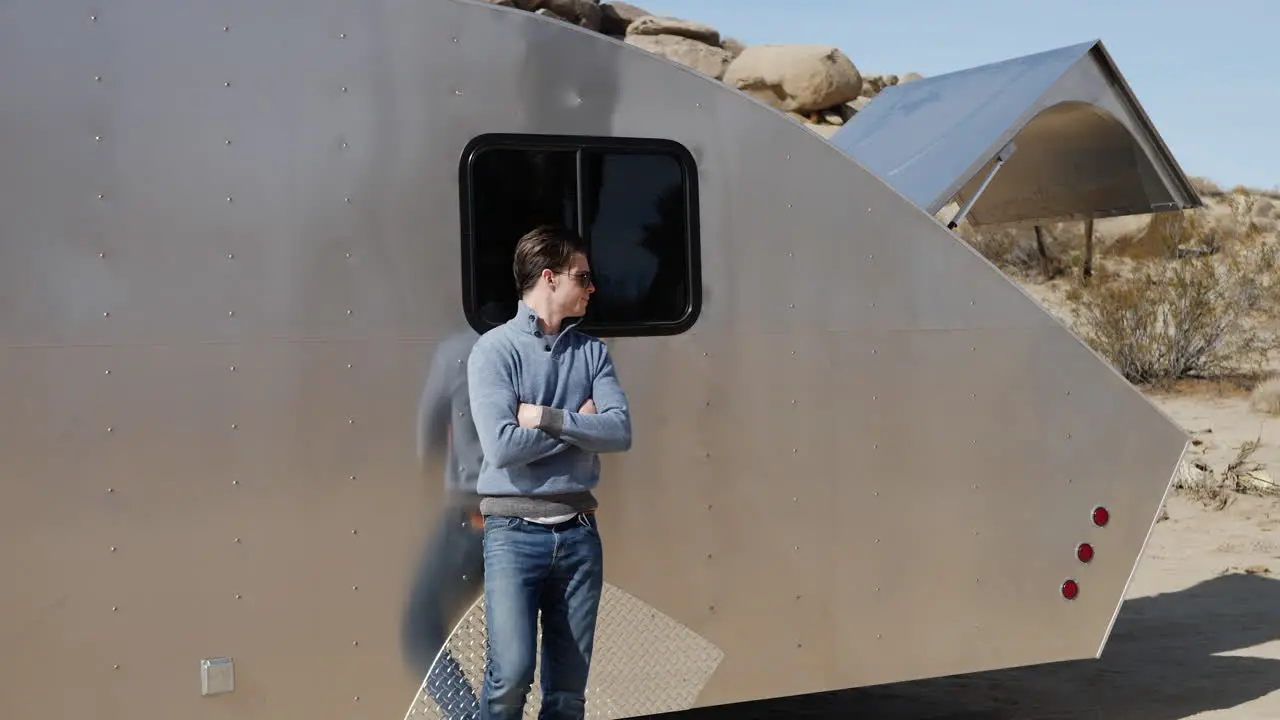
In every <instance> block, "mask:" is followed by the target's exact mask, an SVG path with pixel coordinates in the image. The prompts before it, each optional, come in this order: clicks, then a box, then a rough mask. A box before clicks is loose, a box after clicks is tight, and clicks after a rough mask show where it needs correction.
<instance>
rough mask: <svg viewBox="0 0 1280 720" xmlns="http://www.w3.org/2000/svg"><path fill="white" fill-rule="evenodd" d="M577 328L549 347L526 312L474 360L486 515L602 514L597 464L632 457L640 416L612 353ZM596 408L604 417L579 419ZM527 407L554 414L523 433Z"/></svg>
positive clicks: (472, 382) (480, 487) (470, 367)
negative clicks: (634, 422)
mask: <svg viewBox="0 0 1280 720" xmlns="http://www.w3.org/2000/svg"><path fill="white" fill-rule="evenodd" d="M576 325H577V321H575V322H572V323H571V322H569V321H566V322H565V324H564V327H562V329H561V332H560V333H559V335H558V336H557V337H556V338H555V339H554V340H553V341H550V342H548V340H547V339H546V338H544V337H543V336H542V332H541V331H540V330H539V329H538V322H537V316H536V315H535V314H534V312H533V310H532V309H530V308H529V306H528V305H526V304H525V303H524V302H520V303H519V305H518V307H517V311H516V314H515V316H514V317H513V318H511V319H510V320H509V321H507V322H506V323H505V324H503V325H500V326H498V327H496V328H493V329H492V330H490V331H488V332H486V333H485V334H484V335H482V336H481V337H480V339H479V340H477V341H476V343H475V346H474V347H473V348H472V350H471V355H470V358H469V359H468V361H467V384H468V388H469V391H470V394H471V414H472V418H473V419H474V421H475V424H476V430H477V432H478V435H479V439H480V446H481V447H482V448H483V451H484V461H483V462H482V463H481V465H480V477H479V480H478V481H477V484H476V490H477V491H478V492H479V493H480V495H482V496H484V499H483V500H482V501H481V504H480V510H481V512H483V513H485V514H498V515H520V516H525V517H530V516H538V515H556V514H560V513H568V512H575V511H582V510H590V509H594V508H595V502H596V501H595V497H594V495H593V494H592V492H591V491H592V490H593V489H594V488H595V487H596V485H597V484H598V483H599V482H600V460H599V457H598V454H599V453H606V452H622V451H625V450H628V449H630V448H631V414H630V410H629V408H628V406H627V396H626V394H625V393H624V392H623V391H622V386H621V385H620V384H619V382H618V376H617V373H616V372H615V370H614V366H613V361H612V359H611V358H610V357H609V349H608V347H606V346H605V344H604V343H603V342H601V341H600V340H599V339H597V338H594V337H591V336H589V335H585V334H583V333H580V332H578V331H577V330H575V329H574V327H575V326H576ZM588 398H589V399H591V400H592V401H593V402H594V403H595V406H596V412H595V413H594V414H590V413H586V414H584V413H579V412H577V410H578V409H579V408H581V407H582V404H583V403H585V402H586V401H587V399H588ZM522 402H523V403H529V404H532V405H541V406H543V407H545V408H547V409H546V410H544V411H543V418H542V426H541V427H538V428H522V427H520V424H519V422H518V420H517V416H516V413H517V410H518V408H519V405H520V403H522Z"/></svg>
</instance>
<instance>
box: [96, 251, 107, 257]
mask: <svg viewBox="0 0 1280 720" xmlns="http://www.w3.org/2000/svg"><path fill="white" fill-rule="evenodd" d="M106 256H107V254H106V253H104V252H100V253H98V257H100V258H104V257H106Z"/></svg>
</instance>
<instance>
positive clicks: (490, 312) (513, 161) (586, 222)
mask: <svg viewBox="0 0 1280 720" xmlns="http://www.w3.org/2000/svg"><path fill="white" fill-rule="evenodd" d="M607 143H608V141H601V142H600V144H598V145H584V146H581V147H572V146H570V147H565V148H557V149H545V148H534V147H519V146H513V144H512V141H511V140H509V139H508V140H504V142H503V145H501V146H497V147H486V146H484V145H483V144H481V145H479V147H478V149H476V150H475V151H474V152H473V153H472V155H471V164H470V169H469V173H468V174H466V175H464V177H465V178H466V179H467V181H469V185H468V186H466V187H464V188H463V198H464V201H465V202H466V203H467V205H466V207H465V208H464V213H465V214H466V216H465V217H464V226H466V227H469V229H470V237H469V238H468V239H467V240H468V243H469V244H468V246H467V247H466V248H465V254H466V256H467V257H468V267H467V268H466V272H467V273H468V278H467V287H468V292H467V294H466V298H465V301H466V303H467V308H466V309H467V314H468V317H469V318H471V322H472V324H473V325H474V326H476V329H477V330H480V331H483V330H485V329H487V328H488V327H490V326H492V325H495V324H498V323H500V322H502V321H505V320H506V319H508V318H510V317H511V314H512V312H513V311H514V309H515V303H516V300H518V299H519V298H518V294H517V292H516V289H515V282H514V279H513V277H512V274H511V260H512V257H513V255H514V253H515V244H516V241H517V240H519V239H520V236H521V235H523V234H524V233H526V232H528V231H529V230H530V229H532V228H533V227H535V226H537V225H539V224H541V223H547V222H552V223H561V224H564V225H566V226H568V227H570V228H573V229H575V230H577V231H578V232H579V233H581V234H582V235H583V237H584V238H585V239H586V241H587V243H588V246H589V247H590V253H589V260H590V263H591V269H592V273H593V275H594V278H595V285H596V292H595V294H594V295H593V296H592V299H591V302H590V304H589V307H588V310H587V321H586V322H585V323H584V324H583V329H584V330H586V331H588V332H594V333H596V334H600V335H609V334H630V335H637V334H640V335H643V334H654V333H669V332H679V331H680V330H683V329H684V328H685V327H687V326H688V325H689V324H691V322H692V320H693V319H694V317H695V316H696V312H695V311H696V308H695V307H694V305H695V301H694V298H695V297H696V286H695V283H696V272H695V271H696V255H695V248H696V245H695V243H694V240H693V236H694V233H693V232H691V231H692V230H694V229H695V228H691V227H690V221H691V219H692V218H694V217H695V215H694V212H695V211H694V209H693V208H692V207H691V199H692V198H693V197H694V193H693V192H692V191H691V189H690V188H689V187H688V186H687V180H688V179H689V178H690V177H691V176H693V175H694V173H693V170H692V168H691V167H686V165H685V163H686V162H688V161H687V160H685V161H683V162H682V157H681V156H679V155H677V154H675V153H674V152H671V151H665V150H661V149H658V150H654V149H649V148H645V147H637V146H636V145H635V144H634V143H633V144H631V145H628V146H626V147H610V146H608V144H607ZM464 162H466V159H465V158H464ZM579 191H580V192H581V196H579Z"/></svg>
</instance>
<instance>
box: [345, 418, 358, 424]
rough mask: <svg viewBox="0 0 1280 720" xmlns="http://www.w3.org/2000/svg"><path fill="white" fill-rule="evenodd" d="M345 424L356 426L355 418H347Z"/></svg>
mask: <svg viewBox="0 0 1280 720" xmlns="http://www.w3.org/2000/svg"><path fill="white" fill-rule="evenodd" d="M347 424H348V425H355V424H356V421H355V418H347Z"/></svg>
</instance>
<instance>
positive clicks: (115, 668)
mask: <svg viewBox="0 0 1280 720" xmlns="http://www.w3.org/2000/svg"><path fill="white" fill-rule="evenodd" d="M111 669H112V670H119V669H120V666H119V665H112V666H111Z"/></svg>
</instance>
